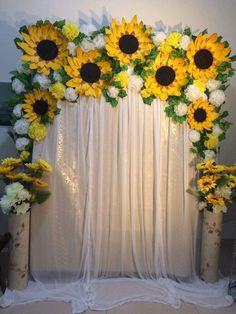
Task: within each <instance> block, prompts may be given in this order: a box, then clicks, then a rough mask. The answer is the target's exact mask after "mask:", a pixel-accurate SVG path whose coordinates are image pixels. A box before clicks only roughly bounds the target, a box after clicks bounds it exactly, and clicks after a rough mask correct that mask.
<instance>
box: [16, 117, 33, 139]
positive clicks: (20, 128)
mask: <svg viewBox="0 0 236 314" xmlns="http://www.w3.org/2000/svg"><path fill="white" fill-rule="evenodd" d="M29 125H30V123H29V121H28V120H27V119H24V118H22V119H20V120H17V121H16V123H15V124H14V126H13V129H14V131H15V132H16V133H17V134H20V135H22V134H27V133H28V129H29Z"/></svg>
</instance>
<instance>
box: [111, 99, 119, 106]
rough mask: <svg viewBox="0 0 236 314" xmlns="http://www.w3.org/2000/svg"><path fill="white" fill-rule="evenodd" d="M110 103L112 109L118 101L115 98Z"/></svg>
mask: <svg viewBox="0 0 236 314" xmlns="http://www.w3.org/2000/svg"><path fill="white" fill-rule="evenodd" d="M110 103H111V105H112V107H116V106H117V105H118V100H117V99H115V98H111V100H110Z"/></svg>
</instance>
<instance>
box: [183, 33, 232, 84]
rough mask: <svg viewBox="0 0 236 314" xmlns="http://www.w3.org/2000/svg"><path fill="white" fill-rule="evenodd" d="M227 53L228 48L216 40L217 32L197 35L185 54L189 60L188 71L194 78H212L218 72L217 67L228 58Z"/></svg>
mask: <svg viewBox="0 0 236 314" xmlns="http://www.w3.org/2000/svg"><path fill="white" fill-rule="evenodd" d="M229 53H230V48H225V46H224V43H221V42H218V36H217V34H212V35H211V36H208V35H207V34H202V35H198V36H197V38H196V39H195V40H192V41H191V42H190V44H189V47H188V51H187V54H186V56H187V58H188V60H189V67H188V71H189V73H190V74H192V76H193V77H194V78H195V79H200V80H202V81H207V80H209V79H214V78H215V77H216V76H217V74H218V73H217V67H218V66H219V65H220V64H221V63H222V62H224V61H229V60H230V59H229V58H228V57H227V56H228V55H229Z"/></svg>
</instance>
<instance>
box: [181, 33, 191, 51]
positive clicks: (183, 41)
mask: <svg viewBox="0 0 236 314" xmlns="http://www.w3.org/2000/svg"><path fill="white" fill-rule="evenodd" d="M190 41H191V39H190V37H189V36H187V35H183V36H182V37H181V38H180V41H179V48H180V49H183V50H187V49H188V46H189V44H190Z"/></svg>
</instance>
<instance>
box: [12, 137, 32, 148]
mask: <svg viewBox="0 0 236 314" xmlns="http://www.w3.org/2000/svg"><path fill="white" fill-rule="evenodd" d="M29 143H30V140H29V139H28V138H26V137H18V138H17V139H16V142H15V144H16V149H17V150H19V151H23V150H25V148H26V146H27V145H29Z"/></svg>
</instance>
